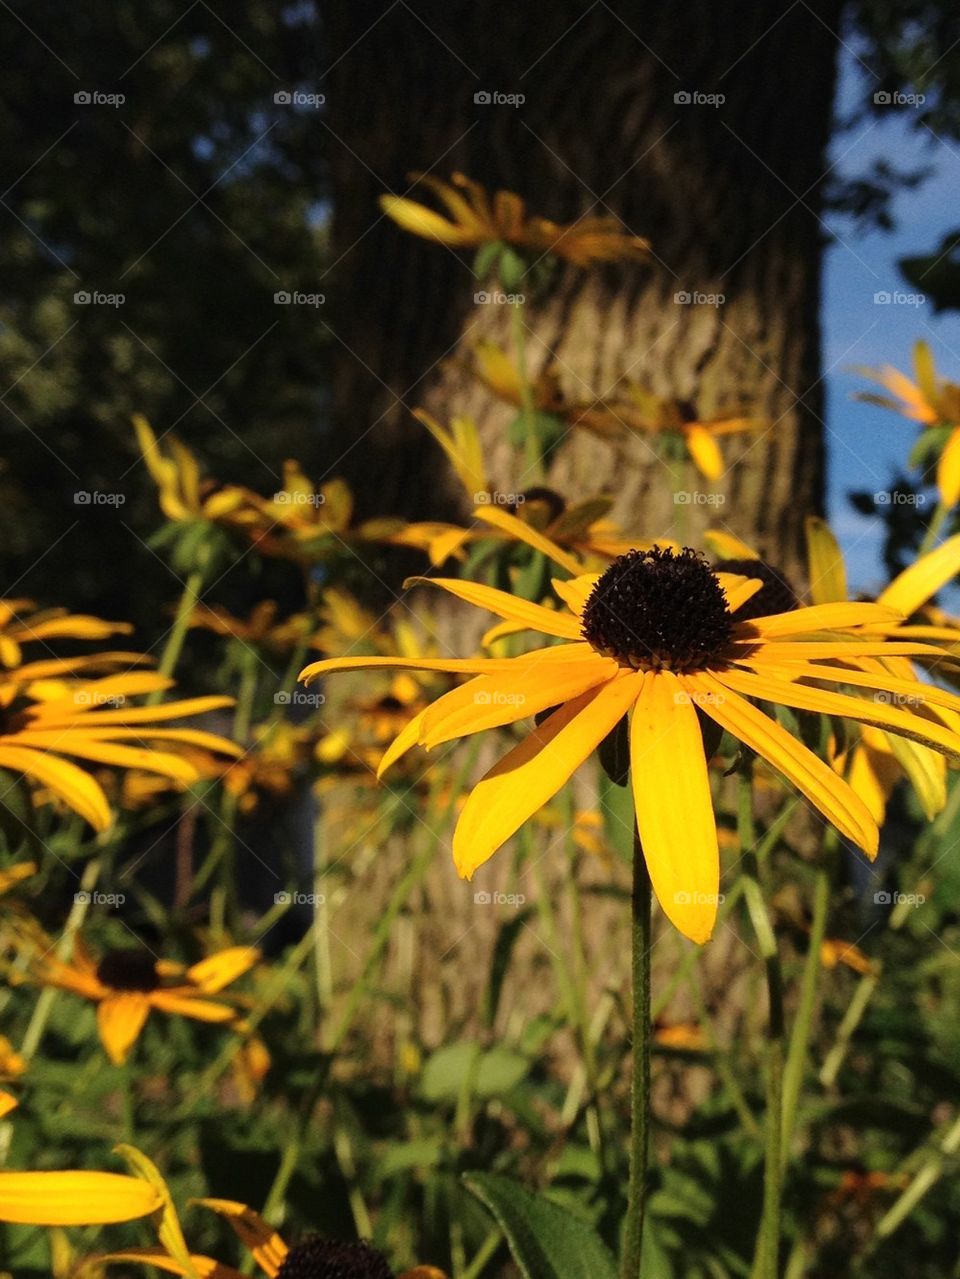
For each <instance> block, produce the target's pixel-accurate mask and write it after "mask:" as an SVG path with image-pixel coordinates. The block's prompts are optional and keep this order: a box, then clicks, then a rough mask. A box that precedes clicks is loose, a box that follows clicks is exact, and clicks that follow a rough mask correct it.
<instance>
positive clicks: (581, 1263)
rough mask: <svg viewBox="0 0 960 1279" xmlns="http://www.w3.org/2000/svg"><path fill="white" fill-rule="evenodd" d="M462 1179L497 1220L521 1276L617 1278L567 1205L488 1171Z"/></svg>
mask: <svg viewBox="0 0 960 1279" xmlns="http://www.w3.org/2000/svg"><path fill="white" fill-rule="evenodd" d="M464 1183H465V1185H466V1187H467V1189H468V1190H469V1191H470V1192H471V1193H472V1194H474V1195H476V1197H477V1198H478V1199H479V1200H480V1201H481V1202H482V1203H484V1204H486V1206H487V1207H488V1208H489V1209H490V1212H491V1213H492V1214H493V1216H494V1217H495V1218H496V1219H497V1223H498V1224H499V1225H500V1227H501V1229H502V1230H503V1233H504V1234H505V1235H506V1237H507V1243H508V1244H509V1245H510V1252H511V1253H512V1255H513V1259H514V1261H515V1262H516V1263H517V1265H518V1266H519V1267H520V1272H521V1274H522V1275H523V1276H524V1279H616V1275H617V1266H616V1262H615V1261H614V1259H613V1255H612V1254H611V1252H610V1250H609V1249H608V1248H607V1246H606V1244H605V1243H604V1242H603V1240H602V1239H601V1238H600V1237H599V1236H598V1235H597V1234H596V1233H595V1232H594V1231H593V1230H592V1229H591V1228H590V1226H588V1225H587V1224H586V1223H585V1222H583V1221H579V1220H578V1219H577V1218H576V1217H573V1216H571V1214H570V1212H569V1210H568V1209H566V1208H561V1207H560V1206H559V1205H558V1204H555V1203H553V1202H552V1201H551V1200H549V1199H546V1198H545V1197H544V1196H543V1195H535V1194H531V1192H530V1191H529V1190H525V1189H524V1188H523V1186H520V1185H518V1184H517V1183H516V1182H515V1181H510V1180H509V1179H508V1178H506V1177H497V1176H494V1175H493V1174H492V1173H483V1172H471V1173H468V1174H467V1175H466V1176H465V1177H464Z"/></svg>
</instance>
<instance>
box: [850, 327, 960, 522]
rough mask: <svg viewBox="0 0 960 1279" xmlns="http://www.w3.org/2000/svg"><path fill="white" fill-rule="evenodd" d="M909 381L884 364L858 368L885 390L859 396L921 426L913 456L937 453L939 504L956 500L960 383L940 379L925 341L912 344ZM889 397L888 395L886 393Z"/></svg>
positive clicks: (918, 459) (915, 459)
mask: <svg viewBox="0 0 960 1279" xmlns="http://www.w3.org/2000/svg"><path fill="white" fill-rule="evenodd" d="M913 365H914V379H915V380H914V381H912V382H911V380H910V378H908V377H907V376H906V374H905V373H901V372H900V371H899V369H894V368H891V367H890V365H884V367H883V368H880V369H865V368H861V369H859V370H858V371H859V372H860V373H862V374H863V375H864V376H865V377H868V378H870V379H871V380H872V381H874V382H879V383H880V385H881V386H882V387H884V389H885V390H887V391H889V392H890V395H875V394H873V393H872V392H868V391H862V392H859V393H858V395H857V397H856V398H857V399H858V400H863V401H865V402H866V403H868V404H879V405H880V406H881V407H882V408H886V409H893V410H894V412H896V413H899V414H900V415H901V416H902V417H906V418H909V419H910V420H911V421H912V422H917V423H919V425H920V426H921V427H922V428H923V431H922V433H921V436H920V440H919V441H918V445H917V448H916V449H915V450H914V454H913V458H912V461H913V463H915V464H919V463H922V462H924V461H925V460H926V458H927V457H928V456H929V454H930V452H933V453H934V454H935V455H936V457H937V473H936V481H937V490H938V492H939V494H940V501H941V502H942V503H943V504H944V506H947V507H951V506H955V505H956V504H957V502H958V501H960V386H958V385H957V384H956V383H954V382H948V381H946V380H944V379H941V378H940V377H939V376H938V374H937V369H936V365H935V363H934V359H933V354H932V352H931V350H930V347H929V346H928V345H927V343H926V342H917V343H916V344H915V345H914V348H913ZM891 397H892V398H891Z"/></svg>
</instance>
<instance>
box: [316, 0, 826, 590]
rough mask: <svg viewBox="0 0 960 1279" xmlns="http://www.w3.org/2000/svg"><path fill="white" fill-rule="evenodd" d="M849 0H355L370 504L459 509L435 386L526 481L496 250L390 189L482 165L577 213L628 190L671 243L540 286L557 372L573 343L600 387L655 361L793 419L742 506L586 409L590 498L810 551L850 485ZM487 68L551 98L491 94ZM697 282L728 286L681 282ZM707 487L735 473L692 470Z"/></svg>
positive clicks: (349, 240) (337, 460)
mask: <svg viewBox="0 0 960 1279" xmlns="http://www.w3.org/2000/svg"><path fill="white" fill-rule="evenodd" d="M838 10H839V5H838V3H837V2H836V0H814V3H812V4H801V5H796V6H793V7H791V8H788V9H786V11H784V8H783V6H781V5H780V4H779V3H774V2H773V0H731V3H728V4H724V5H719V4H712V3H709V0H695V2H694V3H693V4H692V5H687V6H684V7H683V8H680V9H678V7H677V6H676V5H675V4H668V3H663V2H660V0H658V2H656V3H649V4H639V3H636V2H634V3H629V2H627V0H612V3H606V2H605V0H600V2H599V3H597V4H594V5H593V6H586V5H578V4H575V3H572V0H557V2H555V3H552V4H550V5H543V4H538V3H531V4H529V5H524V4H516V5H510V6H506V5H503V6H496V7H492V6H484V5H476V4H467V3H465V0H454V2H453V3H451V2H450V0H443V3H441V2H440V0H410V3H407V0H398V2H397V3H396V4H394V5H392V6H391V7H389V8H386V7H384V5H383V4H373V3H370V2H369V0H350V2H349V3H346V2H345V0H339V2H337V3H334V4H333V5H332V6H331V7H330V10H329V21H330V26H329V31H328V38H329V43H330V48H329V55H330V56H329V61H330V63H331V64H332V66H331V70H330V72H329V75H328V81H327V86H326V92H327V98H328V103H329V115H328V117H327V120H328V127H329V129H330V131H331V137H330V147H331V158H330V163H331V179H332V188H333V192H334V207H335V215H334V253H333V259H334V266H333V267H332V269H331V270H332V275H331V280H332V284H331V287H330V289H329V292H330V294H331V295H333V296H332V298H331V301H335V305H334V306H332V308H331V310H332V311H333V313H334V314H335V316H336V322H335V342H334V346H335V349H336V351H337V361H336V363H337V367H336V369H335V375H334V384H333V387H334V389H333V404H334V420H335V422H336V424H337V431H336V435H335V438H334V440H333V448H332V453H331V465H332V466H333V465H336V466H337V468H338V469H340V470H344V469H345V470H346V472H347V474H348V476H349V477H350V478H351V479H352V480H353V482H354V484H355V485H356V487H357V490H358V494H359V498H360V503H361V506H362V507H364V508H366V509H368V510H375V511H376V512H377V513H380V514H382V513H383V510H384V506H385V505H387V506H388V507H389V509H390V510H391V511H393V512H399V513H402V514H404V515H407V516H417V517H421V518H422V517H425V516H436V515H438V514H440V513H445V514H450V510H451V508H450V502H451V500H452V494H453V489H452V487H451V481H450V478H449V476H448V475H447V473H446V471H445V464H444V463H443V459H442V456H441V455H440V453H439V450H438V449H437V448H436V446H435V445H434V444H433V442H432V441H430V440H429V438H428V437H427V436H426V433H425V432H424V431H423V429H422V428H421V426H420V425H419V424H418V423H417V422H415V421H414V420H413V419H412V418H411V415H410V410H411V409H412V408H414V407H416V406H417V405H423V406H425V407H427V408H429V409H430V410H431V411H432V412H434V413H435V414H436V415H437V417H439V418H440V419H441V420H443V421H447V420H449V418H450V417H451V416H453V415H454V414H456V413H462V412H468V413H472V414H473V415H474V416H476V417H477V420H478V421H480V422H481V423H482V426H483V430H484V432H485V438H486V440H487V443H488V446H489V449H490V452H489V453H488V459H489V461H490V471H491V474H492V476H493V477H494V478H495V480H496V483H497V487H498V488H500V489H502V490H505V491H514V490H515V489H516V488H520V489H522V488H523V487H525V484H524V476H523V474H522V473H521V474H517V471H516V467H517V464H515V463H514V464H513V466H514V472H513V473H512V474H511V473H510V470H509V467H510V465H511V463H510V462H509V460H508V459H509V456H510V454H509V451H508V450H507V448H506V446H505V445H504V444H503V443H502V440H503V426H504V424H505V421H506V420H507V411H506V410H503V411H501V410H500V409H499V408H496V407H494V406H493V404H492V401H491V399H490V397H489V396H488V394H487V393H486V392H485V391H483V390H482V389H481V388H479V387H478V386H477V385H475V384H474V383H472V382H471V380H470V379H469V378H468V377H466V376H465V375H464V373H463V372H462V369H461V368H460V367H459V366H458V365H457V364H456V363H450V362H449V357H451V356H454V355H455V354H457V353H458V352H459V353H460V354H463V353H464V347H465V344H467V345H468V344H472V343H473V342H475V341H476V340H477V339H478V338H493V339H494V340H497V341H498V342H500V343H501V344H502V345H505V346H508V347H509V344H510V340H509V315H508V310H509V308H508V307H506V306H496V305H475V304H474V292H475V290H476V289H478V288H479V287H480V285H479V283H478V282H476V281H475V280H474V279H473V277H472V275H471V271H470V267H471V259H472V254H470V253H469V252H467V253H459V254H458V253H454V252H453V251H451V250H448V249H446V248H444V247H441V246H437V245H433V244H429V243H426V242H424V241H420V240H418V239H416V238H414V237H412V236H410V235H408V234H406V233H405V232H402V231H401V230H399V228H397V227H396V226H394V225H393V224H392V223H391V222H389V221H388V220H387V219H386V218H384V217H383V216H381V215H380V213H379V210H378V207H377V203H376V201H377V196H378V195H379V194H381V193H382V192H384V191H392V192H396V193H405V192H407V191H408V190H409V187H410V183H409V181H408V180H407V177H406V175H407V174H408V173H409V172H410V171H412V170H421V171H425V170H429V171H430V172H432V173H433V174H435V175H436V176H438V177H442V178H446V177H448V176H449V174H450V173H451V172H452V171H454V170H461V171H463V172H464V173H466V174H468V175H469V176H471V177H473V178H475V179H477V180H479V181H481V182H484V183H485V184H487V185H489V186H491V187H504V188H508V189H512V190H515V191H517V192H518V193H520V194H521V195H523V196H524V197H525V199H526V201H527V206H528V209H529V210H530V211H531V212H534V213H537V214H541V215H544V216H547V217H550V218H553V219H555V220H558V221H560V220H568V219H573V218H575V217H577V216H578V215H580V214H583V213H612V214H614V215H616V216H617V217H618V218H619V219H620V220H621V221H622V223H623V225H624V227H625V228H626V229H627V230H628V231H630V232H631V233H633V234H635V235H643V236H645V237H647V238H648V239H649V241H650V243H651V245H652V246H653V256H652V258H651V261H650V263H649V265H644V264H641V265H630V266H620V265H618V266H616V267H600V268H593V269H590V270H586V271H583V270H579V269H576V268H564V269H563V270H562V271H561V272H560V273H559V274H558V276H557V277H556V278H555V280H554V282H553V284H552V286H551V287H550V289H549V290H548V291H547V293H546V294H545V296H544V297H543V298H538V299H536V300H535V301H534V302H533V304H532V306H530V307H529V308H528V312H527V323H528V324H529V325H530V328H531V330H532V333H531V335H530V339H529V353H528V360H529V364H530V368H531V371H532V372H536V370H537V368H538V367H540V366H541V365H542V364H544V363H556V364H557V365H558V366H559V369H560V373H561V378H562V382H563V384H564V387H565V390H566V391H567V393H568V394H569V395H570V396H571V397H572V398H574V399H578V400H579V399H591V398H592V397H595V396H597V397H601V398H602V397H606V396H610V395H611V394H612V393H615V392H616V390H617V387H618V385H619V384H620V383H621V382H622V381H623V379H624V378H627V377H629V378H630V379H633V380H636V381H639V382H641V383H643V384H646V385H648V386H649V387H650V389H652V390H653V391H655V392H657V393H659V394H669V395H671V396H675V397H679V398H681V399H684V400H688V401H691V402H692V403H693V404H694V405H695V406H696V409H697V411H698V415H699V416H704V415H710V414H713V413H725V412H727V411H728V410H729V411H737V412H740V411H743V412H746V413H747V414H749V415H751V416H755V417H762V418H763V419H765V421H766V422H767V423H768V426H767V428H766V429H765V430H764V431H763V432H762V433H757V434H752V435H744V436H734V437H730V438H729V439H727V440H724V441H722V447H723V451H724V456H725V459H726V462H727V466H728V469H727V472H726V474H725V475H724V476H723V478H722V480H721V481H720V482H719V484H718V485H717V486H716V493H717V494H718V495H719V496H718V498H717V501H716V504H706V503H704V504H702V505H701V504H698V499H697V498H696V497H694V498H693V500H692V501H691V502H688V503H686V504H677V503H676V502H675V501H674V492H673V486H672V485H671V482H670V477H669V476H668V475H667V474H666V473H665V469H664V465H663V462H662V461H661V460H660V459H659V457H658V456H657V455H656V453H655V451H653V450H652V449H651V440H650V437H648V436H632V437H630V438H629V440H628V442H627V443H626V444H625V445H623V446H617V447H614V446H612V445H609V444H606V443H604V442H600V441H598V440H597V439H596V438H595V437H593V436H591V435H589V434H587V433H585V432H583V431H575V432H573V433H572V434H571V437H570V438H569V439H568V440H567V441H565V443H564V445H563V447H562V449H561V450H560V452H559V454H558V457H557V460H556V462H555V464H554V469H553V470H552V472H551V476H550V482H551V483H553V484H554V485H555V487H557V488H559V489H561V490H563V491H564V492H567V493H568V494H571V490H572V495H573V496H585V495H589V494H595V493H597V492H598V491H600V490H607V491H609V492H611V493H614V494H615V495H616V498H617V504H616V507H615V514H616V515H618V516H619V517H620V519H621V521H622V523H623V524H624V526H625V528H626V529H627V531H628V532H630V533H635V534H638V535H647V536H652V535H660V536H663V535H669V534H672V535H674V536H678V537H680V538H681V539H682V540H686V541H689V542H692V543H693V544H695V545H696V544H697V543H698V536H699V533H700V532H701V531H702V529H703V528H704V527H706V526H709V525H711V524H712V525H714V526H720V527H726V528H728V529H729V530H731V531H733V532H734V533H736V534H738V535H740V536H742V537H745V538H748V539H750V540H752V541H754V542H756V543H758V544H759V546H760V547H761V549H762V550H763V552H764V553H765V554H766V555H767V557H768V558H770V559H772V560H774V561H775V562H778V563H780V564H781V565H782V566H783V567H784V568H786V569H787V570H788V571H790V570H793V571H797V570H798V566H799V564H800V560H801V556H800V551H801V546H802V527H803V518H804V516H805V515H806V514H808V513H810V512H812V511H818V510H819V509H820V505H821V501H822V494H823V463H824V450H823V429H822V420H821V415H822V394H821V382H820V368H819V325H818V309H819V304H820V256H821V247H822V243H823V235H822V231H821V227H822V224H821V222H820V220H819V209H820V185H821V181H822V179H823V177H824V174H825V170H826V168H827V164H826V161H825V159H824V155H825V147H826V143H827V139H828V133H829V127H830V122H831V112H832V100H833V86H834V62H835V54H836V48H837V40H836V37H835V36H834V35H833V31H834V30H835V29H836V26H837V21H838ZM482 90H487V91H490V92H499V93H502V94H523V95H524V97H525V101H524V102H523V104H522V105H520V106H518V107H513V106H508V105H495V104H484V103H477V102H475V100H474V95H475V93H477V92H478V91H482ZM681 93H687V94H691V95H696V94H700V95H723V101H722V102H721V103H720V104H719V105H708V104H706V103H703V102H696V101H694V102H688V103H684V102H682V101H677V100H676V95H677V94H681ZM424 199H425V201H426V202H430V197H429V196H428V195H426V194H424ZM695 291H696V292H699V293H702V294H721V295H723V297H724V299H725V301H724V303H723V304H722V305H720V306H712V305H683V304H679V303H678V302H677V301H676V300H675V295H676V294H678V293H683V292H686V293H694V292H695ZM527 483H529V480H527ZM681 486H682V487H683V488H685V489H686V490H690V491H694V492H702V493H705V492H707V491H710V486H709V485H707V484H706V483H705V482H703V481H698V480H696V479H695V477H694V475H693V473H692V472H691V473H690V478H689V479H688V480H685V481H681ZM699 501H702V499H699ZM461 513H462V511H461Z"/></svg>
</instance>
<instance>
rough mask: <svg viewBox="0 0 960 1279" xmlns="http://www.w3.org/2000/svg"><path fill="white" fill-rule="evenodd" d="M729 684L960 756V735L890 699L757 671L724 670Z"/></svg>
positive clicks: (786, 704) (728, 685) (727, 684)
mask: <svg viewBox="0 0 960 1279" xmlns="http://www.w3.org/2000/svg"><path fill="white" fill-rule="evenodd" d="M721 679H722V680H723V683H724V685H725V686H726V687H727V688H732V689H736V691H737V692H739V693H744V694H745V695H746V696H747V697H759V698H763V699H764V700H766V701H770V702H775V703H778V704H779V705H781V706H792V707H794V708H795V709H796V710H803V711H820V712H822V713H823V714H825V715H840V716H843V717H844V718H846V719H852V720H856V721H857V722H858V723H860V724H872V725H873V726H874V727H876V728H885V729H887V730H888V731H889V732H892V733H899V734H900V736H901V737H908V738H910V739H911V740H912V741H915V742H922V743H923V745H925V746H931V747H933V748H934V749H935V750H940V751H942V752H943V753H944V754H945V755H947V756H949V757H951V758H952V759H958V760H960V736H958V735H957V734H956V733H954V732H952V731H951V730H950V729H948V728H944V727H943V726H942V725H941V724H939V723H934V721H933V720H930V719H927V718H925V717H924V716H922V715H918V714H916V713H914V712H911V711H907V710H902V709H901V708H900V707H898V706H893V705H891V704H890V703H889V702H881V701H875V700H870V699H868V698H865V697H853V696H851V695H850V694H848V693H837V692H834V691H833V690H827V689H822V688H808V687H807V686H806V685H804V684H797V683H787V682H785V681H783V680H778V679H774V678H772V677H768V676H765V675H761V674H758V673H757V672H756V671H750V672H748V671H738V670H734V669H732V668H731V669H729V670H725V671H724V672H723V674H722V676H721Z"/></svg>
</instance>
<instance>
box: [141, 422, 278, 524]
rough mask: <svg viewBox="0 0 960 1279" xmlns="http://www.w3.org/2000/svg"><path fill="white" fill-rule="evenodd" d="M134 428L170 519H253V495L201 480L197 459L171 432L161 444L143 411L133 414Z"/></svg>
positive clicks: (162, 508) (216, 520) (243, 490)
mask: <svg viewBox="0 0 960 1279" xmlns="http://www.w3.org/2000/svg"><path fill="white" fill-rule="evenodd" d="M133 427H134V430H135V431H136V433H137V441H138V442H139V444H140V452H141V453H142V454H143V460H144V462H145V463H146V464H147V470H148V471H149V472H150V474H151V476H152V477H153V481H154V483H155V484H156V486H157V491H158V494H159V498H160V509H161V510H162V511H163V513H164V515H165V516H166V517H167V519H168V520H173V521H175V522H180V521H188V520H208V521H210V522H211V523H220V522H226V523H233V522H239V523H249V522H250V520H251V504H252V502H253V499H254V494H252V493H250V492H249V491H248V490H247V489H243V488H239V487H237V486H236V485H226V486H224V487H223V488H221V487H219V486H218V485H216V484H215V483H213V482H212V481H202V480H201V478H200V467H199V465H198V463H197V459H196V458H195V457H194V455H193V454H192V453H191V452H190V450H189V449H188V448H187V447H186V445H185V444H182V443H181V442H180V440H178V439H177V438H176V437H175V436H173V435H171V434H169V433H168V434H166V435H165V436H164V437H163V446H161V442H160V441H159V440H158V439H157V437H156V435H155V434H154V432H153V429H152V428H151V426H150V423H149V422H148V421H147V419H146V418H145V417H143V415H142V414H140V413H136V414H134V417H133Z"/></svg>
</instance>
